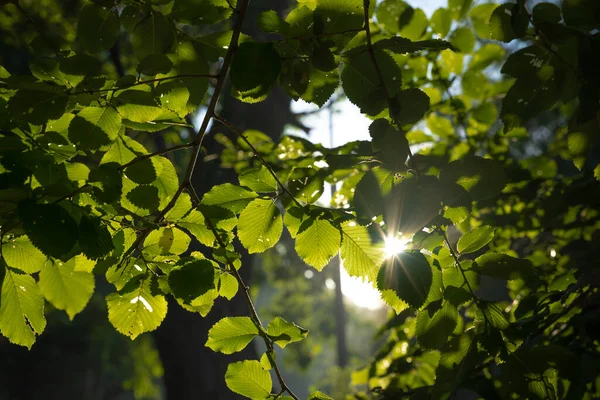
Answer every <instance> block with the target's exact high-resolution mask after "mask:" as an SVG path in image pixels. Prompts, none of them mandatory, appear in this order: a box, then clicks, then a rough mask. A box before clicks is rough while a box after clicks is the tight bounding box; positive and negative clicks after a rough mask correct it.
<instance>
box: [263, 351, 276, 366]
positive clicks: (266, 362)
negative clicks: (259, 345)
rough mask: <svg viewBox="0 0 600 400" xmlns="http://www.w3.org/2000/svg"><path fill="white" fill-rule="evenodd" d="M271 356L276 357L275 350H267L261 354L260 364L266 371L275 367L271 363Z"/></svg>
mask: <svg viewBox="0 0 600 400" xmlns="http://www.w3.org/2000/svg"><path fill="white" fill-rule="evenodd" d="M269 356H270V357H272V358H273V359H275V356H276V355H275V351H270V350H267V351H266V352H265V353H264V354H263V355H262V356H260V366H261V367H263V369H264V370H266V371H269V370H272V369H273V365H271V360H270V359H269Z"/></svg>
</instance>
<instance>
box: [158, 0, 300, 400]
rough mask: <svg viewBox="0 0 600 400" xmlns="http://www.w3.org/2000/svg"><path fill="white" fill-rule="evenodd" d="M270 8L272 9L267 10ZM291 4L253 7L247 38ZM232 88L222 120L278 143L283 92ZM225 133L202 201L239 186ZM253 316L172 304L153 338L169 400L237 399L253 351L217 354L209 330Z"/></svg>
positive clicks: (212, 154) (246, 273) (237, 300)
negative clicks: (251, 98) (233, 382)
mask: <svg viewBox="0 0 600 400" xmlns="http://www.w3.org/2000/svg"><path fill="white" fill-rule="evenodd" d="M268 3H270V4H268ZM287 4H288V1H287V0H286V1H278V2H268V1H255V2H251V3H250V7H251V8H250V10H249V13H248V15H247V19H246V21H245V22H244V28H243V29H242V31H243V32H245V33H248V34H251V35H253V36H254V37H256V35H257V33H258V27H257V26H256V20H257V17H258V15H259V14H260V12H262V11H264V10H265V9H267V6H268V8H273V7H274V6H275V7H277V11H278V12H280V13H283V11H285V9H286V7H287ZM229 91H230V87H229V85H226V86H225V89H224V90H223V93H222V98H221V107H220V109H219V110H218V114H219V115H220V116H221V117H223V118H225V119H226V120H227V121H229V122H230V123H231V124H232V125H233V126H235V127H236V128H237V129H238V130H239V131H240V132H243V131H244V130H247V129H257V130H259V131H262V132H264V133H266V134H267V135H269V136H270V137H271V138H273V139H274V140H276V139H277V138H278V137H279V136H280V135H281V134H282V132H283V128H284V126H285V124H286V123H287V122H288V121H289V120H290V117H291V112H290V100H289V98H288V97H287V96H286V95H285V94H284V93H283V91H282V90H281V89H279V88H278V87H277V88H274V90H273V91H272V93H271V94H270V95H269V97H268V98H267V99H266V100H265V101H263V102H262V103H258V104H253V105H249V104H244V103H242V102H240V101H238V100H236V99H234V98H233V97H232V96H231V95H230V94H229ZM219 132H221V133H224V134H226V135H227V136H229V137H230V138H232V139H234V140H235V135H234V134H233V133H232V132H230V131H229V130H228V129H227V128H225V127H224V126H222V125H220V124H218V123H215V125H213V126H212V128H211V130H210V132H209V134H208V135H207V137H206V138H205V140H204V147H205V150H206V153H205V154H206V157H205V159H204V160H199V162H198V163H197V167H196V170H195V171H194V175H193V178H192V184H193V186H194V188H195V190H196V192H197V193H198V195H199V196H200V197H202V195H203V194H204V193H206V192H208V191H209V190H210V188H212V187H213V186H214V185H218V184H220V183H224V182H235V181H236V175H235V173H234V171H233V170H230V169H223V168H221V167H220V161H219V157H218V156H219V155H220V153H221V151H222V148H221V146H220V145H219V144H218V143H217V142H216V141H215V138H214V135H215V133H219ZM252 261H253V260H252V257H250V256H249V255H248V254H242V268H241V269H240V273H241V274H242V277H243V278H244V281H245V282H246V283H248V282H249V281H250V278H251V272H252ZM239 315H249V311H248V305H247V304H246V301H245V299H244V297H243V296H242V294H241V292H239V293H238V295H237V296H236V297H234V298H233V299H232V300H231V301H226V300H225V299H222V298H220V299H217V301H216V302H215V305H214V307H213V309H212V310H211V312H210V313H209V314H208V316H207V317H206V318H202V317H201V316H200V315H198V314H193V313H190V312H187V311H185V310H183V309H182V308H181V307H179V306H178V305H177V304H176V303H175V302H174V301H171V302H170V304H169V312H168V314H167V317H166V319H165V321H164V322H163V324H162V325H161V327H160V328H159V329H158V330H157V331H156V333H155V335H154V338H155V343H156V347H157V349H158V351H159V353H160V357H161V360H162V362H163V366H164V369H165V375H164V382H165V388H166V394H167V399H169V400H188V399H190V400H191V399H194V400H197V399H211V400H213V399H214V400H221V399H237V398H240V397H239V396H237V395H235V394H234V393H232V392H231V391H230V390H229V389H227V387H226V386H225V379H224V376H225V371H226V369H227V365H228V364H229V363H231V362H234V361H237V360H244V359H257V353H256V350H255V348H254V347H253V346H248V347H247V348H246V349H245V350H244V351H242V352H240V353H236V354H234V355H229V356H227V355H223V354H219V353H214V352H213V351H212V350H210V349H208V348H207V347H205V346H204V343H206V340H207V335H208V330H209V329H210V328H211V326H212V325H213V324H214V323H215V322H217V321H219V320H220V319H221V318H224V317H226V316H239Z"/></svg>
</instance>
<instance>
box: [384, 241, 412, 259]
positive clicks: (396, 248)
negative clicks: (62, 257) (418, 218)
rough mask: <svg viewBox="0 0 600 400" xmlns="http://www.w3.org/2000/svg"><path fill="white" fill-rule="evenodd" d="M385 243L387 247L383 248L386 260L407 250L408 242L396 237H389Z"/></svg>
mask: <svg viewBox="0 0 600 400" xmlns="http://www.w3.org/2000/svg"><path fill="white" fill-rule="evenodd" d="M384 241H385V246H384V248H383V252H384V253H385V257H386V258H390V257H393V256H395V255H397V254H399V253H402V252H403V251H404V250H406V244H407V241H406V240H402V239H400V238H398V237H396V236H388V237H386V238H385V239H384Z"/></svg>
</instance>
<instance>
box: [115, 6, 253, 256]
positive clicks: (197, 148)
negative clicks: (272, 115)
mask: <svg viewBox="0 0 600 400" xmlns="http://www.w3.org/2000/svg"><path fill="white" fill-rule="evenodd" d="M248 2H249V0H241V1H240V4H239V9H238V11H239V13H238V17H237V19H236V21H235V24H234V26H233V33H232V35H231V41H230V42H229V46H228V48H227V54H225V58H224V60H223V65H222V67H221V71H219V75H218V76H217V83H216V85H215V90H214V92H213V95H212V97H211V99H210V103H209V104H208V108H207V110H206V114H205V115H204V119H203V120H202V124H201V125H200V129H199V130H198V134H197V135H196V136H197V139H196V140H195V141H194V142H193V145H192V148H193V150H194V153H193V154H192V158H191V160H190V162H189V164H188V166H187V170H186V172H185V175H184V177H183V179H182V181H181V184H180V185H179V188H177V191H176V192H175V194H174V195H173V197H172V198H171V200H170V201H169V203H168V204H167V205H166V207H165V208H164V209H163V210H162V211H161V212H160V213H159V214H158V215H157V216H156V218H155V219H154V223H155V224H158V223H160V222H161V221H162V220H163V218H164V217H165V215H166V214H167V213H168V212H169V210H171V209H172V208H173V207H174V206H175V204H176V203H177V199H179V197H180V196H181V194H182V193H183V191H184V190H185V189H186V188H187V187H188V186H190V182H191V178H192V174H193V173H194V168H195V167H196V162H197V160H198V157H199V156H200V152H201V151H202V142H203V141H204V137H205V136H206V132H207V128H208V124H209V122H210V120H211V119H212V118H213V117H214V114H215V108H216V106H217V103H218V100H219V95H220V94H221V91H222V89H223V86H224V84H225V78H226V77H227V72H228V71H229V66H230V65H231V60H232V58H233V53H234V52H235V50H236V49H237V47H238V40H239V37H240V33H241V31H242V23H243V22H244V17H245V15H246V10H247V9H248ZM152 229H153V228H149V229H146V230H145V231H143V232H142V233H141V234H140V236H138V238H137V239H136V241H135V242H134V243H133V244H132V245H131V246H130V247H129V249H127V251H125V253H123V258H122V260H124V259H125V258H127V257H129V255H131V253H133V251H135V249H136V248H137V247H138V246H139V245H140V244H141V243H142V242H143V241H144V239H145V238H146V237H147V236H148V235H149V234H150V232H151V231H152ZM121 262H122V261H121Z"/></svg>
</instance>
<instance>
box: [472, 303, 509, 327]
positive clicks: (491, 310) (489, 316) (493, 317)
mask: <svg viewBox="0 0 600 400" xmlns="http://www.w3.org/2000/svg"><path fill="white" fill-rule="evenodd" d="M484 314H485V317H484ZM486 321H489V323H490V324H491V325H492V327H494V328H496V329H500V330H504V329H506V328H508V326H509V325H510V322H508V319H506V316H505V315H504V313H503V312H502V310H500V309H499V308H498V306H496V305H495V304H493V303H490V302H480V303H479V307H477V311H476V313H475V324H476V325H485V326H487V322H486Z"/></svg>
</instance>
